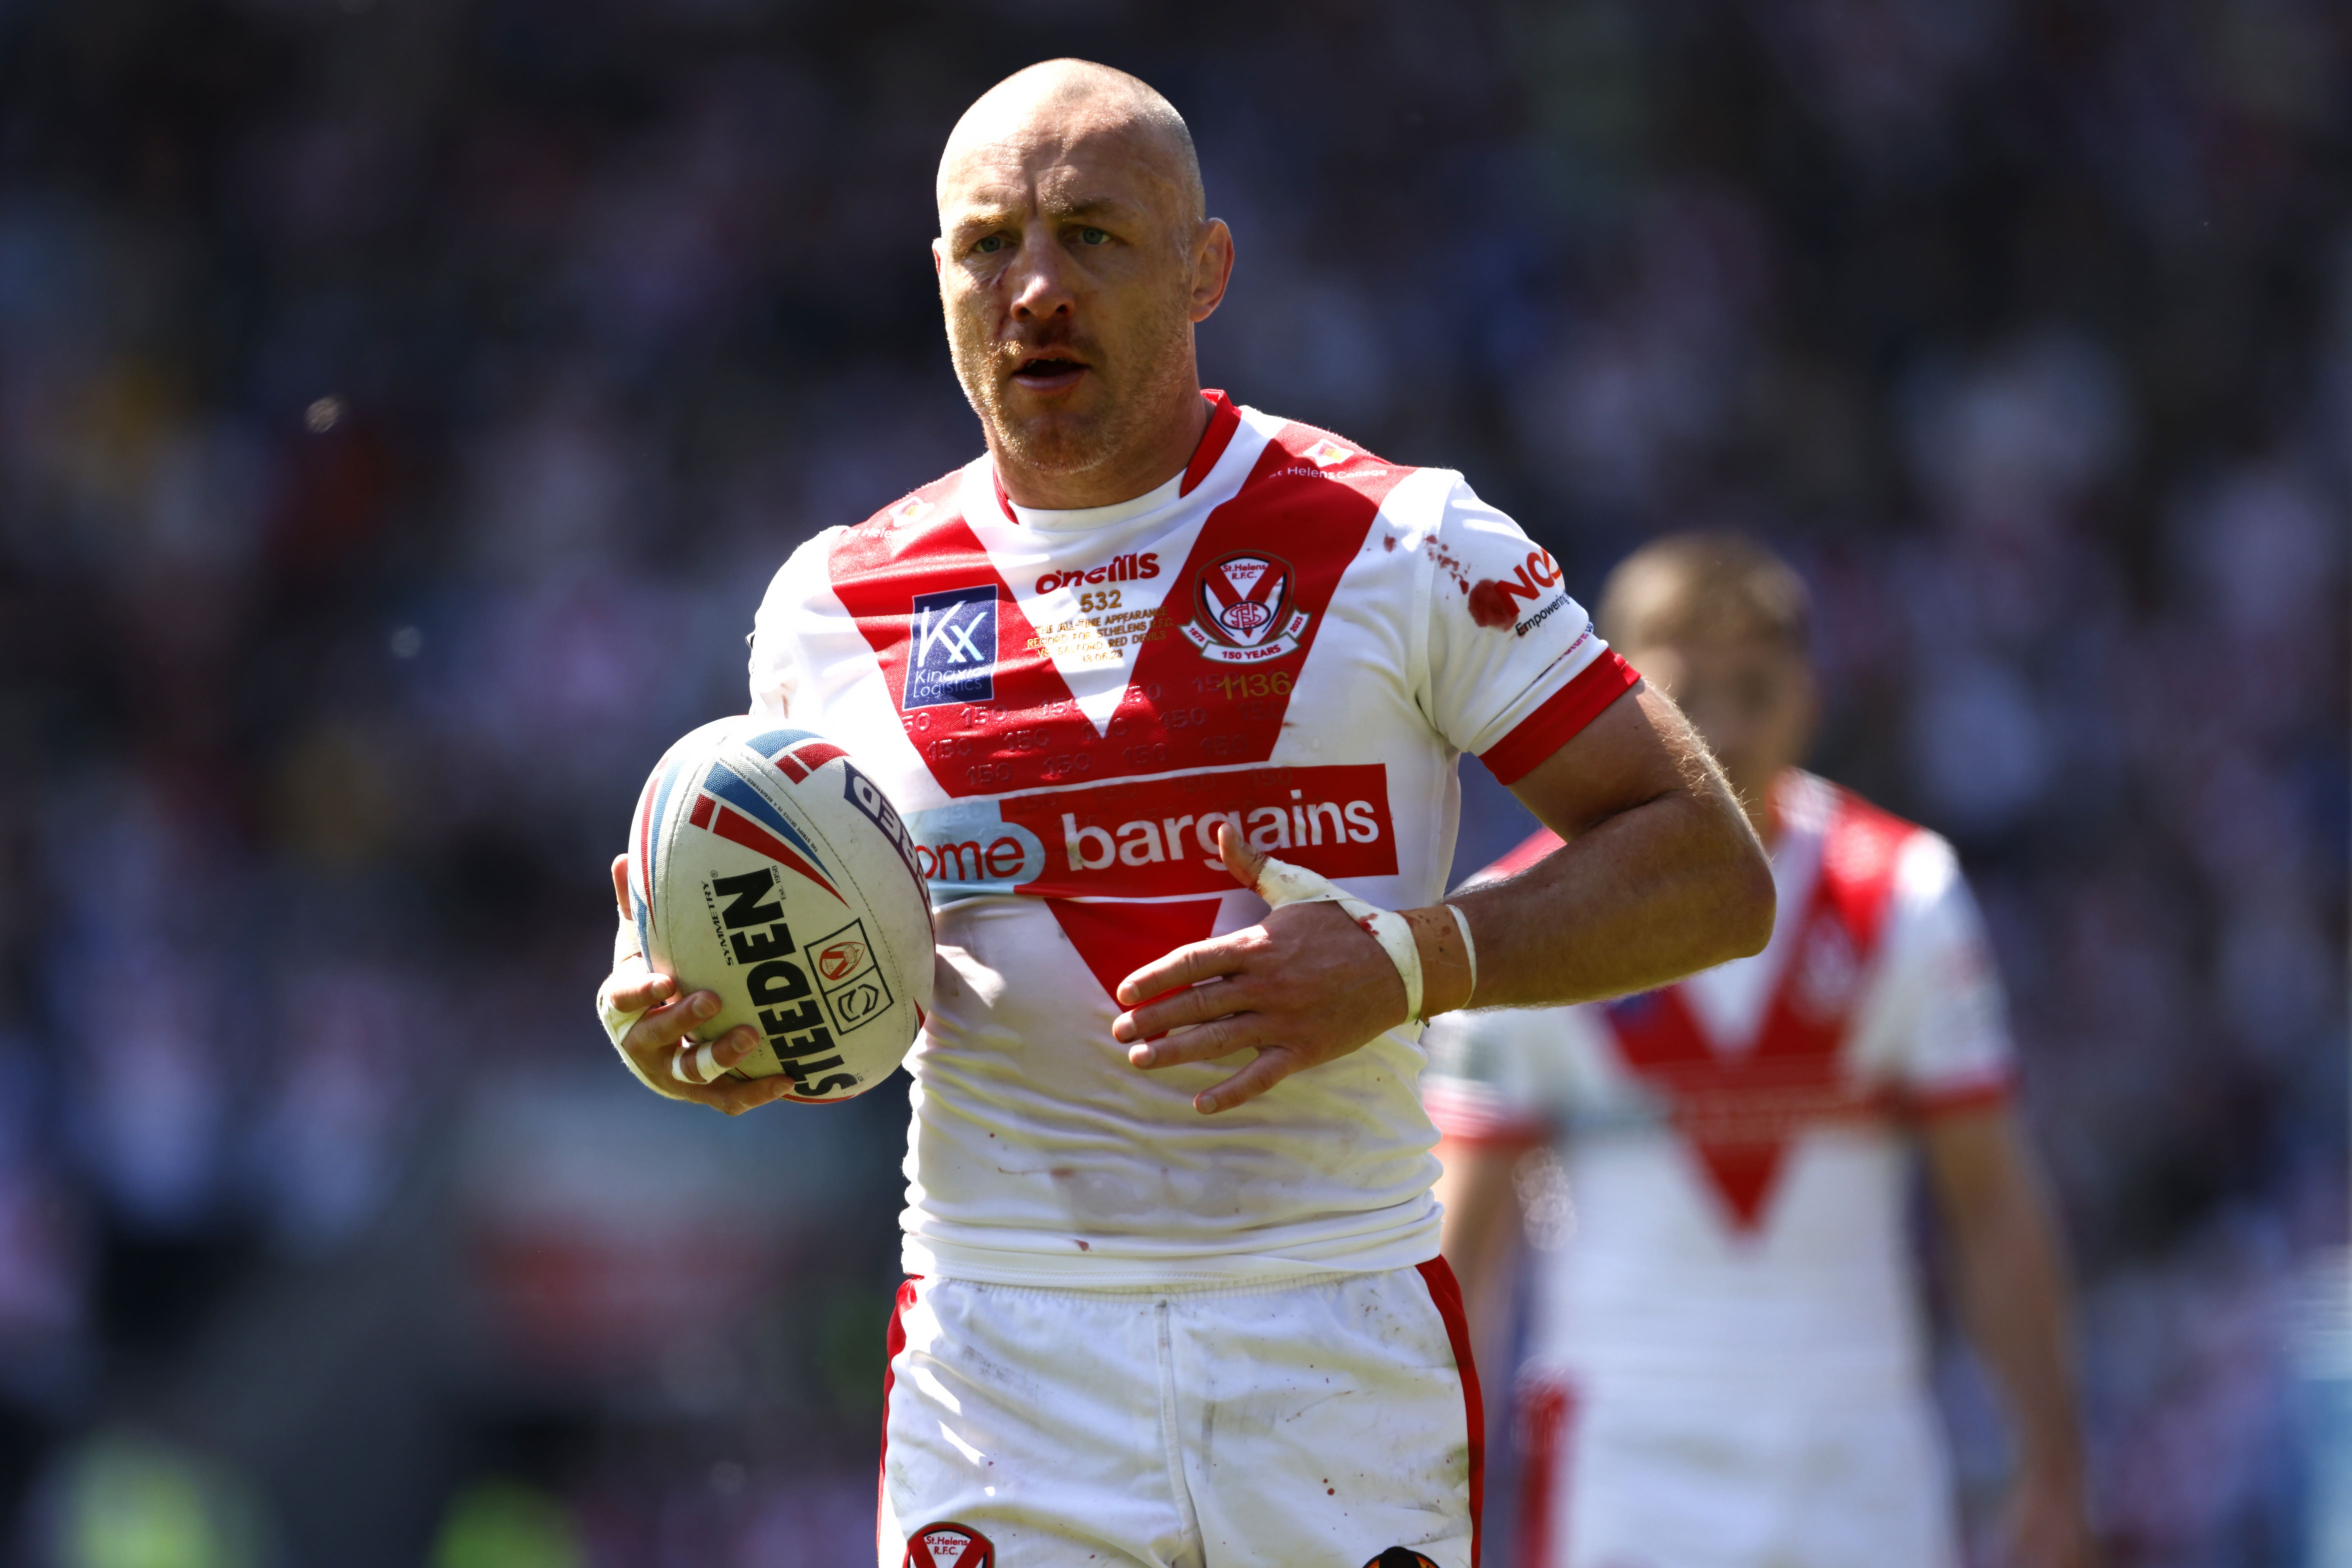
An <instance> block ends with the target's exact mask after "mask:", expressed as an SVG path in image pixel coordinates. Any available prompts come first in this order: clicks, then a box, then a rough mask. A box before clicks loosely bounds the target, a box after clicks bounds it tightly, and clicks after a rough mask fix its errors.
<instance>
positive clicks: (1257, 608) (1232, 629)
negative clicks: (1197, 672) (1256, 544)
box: [1183, 550, 1308, 664]
mask: <svg viewBox="0 0 2352 1568" xmlns="http://www.w3.org/2000/svg"><path fill="white" fill-rule="evenodd" d="M1296 587H1297V574H1295V573H1294V572H1292V571H1291V569H1290V563H1288V562H1286V561H1283V560H1280V559H1277V558H1276V557H1275V556H1271V555H1260V554H1257V553H1255V552H1252V551H1246V550H1244V551H1236V552H1234V553H1233V554H1231V555H1227V556H1224V557H1223V558H1222V559H1220V560H1216V561H1212V562H1210V563H1208V564H1207V565H1206V566H1203V567H1202V568H1201V575H1200V578H1199V580H1198V581H1197V582H1196V583H1195V584H1194V585H1193V591H1192V597H1193V606H1192V619H1191V620H1189V621H1186V622H1185V623H1184V627H1183V631H1184V636H1185V638H1186V639H1187V640H1188V641H1190V642H1191V643H1192V646H1193V647H1196V648H1199V649H1200V650H1201V656H1202V658H1213V659H1215V660H1216V661H1217V662H1218V663H1220V664H1262V663H1264V662H1265V660H1267V659H1270V658H1281V657H1282V656H1283V655H1284V654H1286V653H1289V652H1291V651H1293V650H1294V649H1296V648H1297V647H1298V639H1299V638H1300V637H1303V636H1304V635H1305V634H1306V631H1307V620H1308V616H1307V612H1306V611H1305V610H1302V609H1299V608H1297V605H1295V604H1294V603H1293V602H1292V601H1293V600H1294V598H1295V597H1296V594H1295V589H1296Z"/></svg>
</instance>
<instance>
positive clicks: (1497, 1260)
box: [1436, 1139, 1519, 1341]
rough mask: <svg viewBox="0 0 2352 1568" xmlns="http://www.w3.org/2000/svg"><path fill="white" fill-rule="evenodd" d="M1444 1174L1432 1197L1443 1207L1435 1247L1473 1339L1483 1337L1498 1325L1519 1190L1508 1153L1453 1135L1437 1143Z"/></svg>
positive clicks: (1441, 1175)
mask: <svg viewBox="0 0 2352 1568" xmlns="http://www.w3.org/2000/svg"><path fill="white" fill-rule="evenodd" d="M1437 1154H1438V1158H1439V1160H1441V1161H1442V1162H1443V1163H1444V1171H1443V1173H1442V1174H1440V1175H1439V1177H1438V1179H1437V1190H1436V1195H1437V1201H1438V1203H1439V1204H1440V1205H1443V1207H1444V1211H1445V1223H1444V1233H1443V1236H1442V1237H1441V1239H1440V1241H1439V1243H1438V1250H1439V1251H1441V1252H1443V1253H1444V1255H1445V1262H1446V1265H1447V1267H1449V1268H1452V1269H1453V1270H1454V1279H1456V1280H1458V1281H1460V1283H1461V1286H1462V1304H1463V1310H1464V1313H1465V1315H1466V1316H1467V1317H1468V1319H1469V1320H1470V1329H1471V1333H1472V1335H1473V1337H1474V1338H1476V1339H1478V1340H1481V1341H1487V1340H1490V1339H1491V1338H1492V1336H1493V1335H1494V1333H1495V1332H1496V1330H1497V1328H1498V1326H1499V1325H1498V1324H1497V1323H1496V1321H1495V1320H1496V1318H1498V1317H1499V1316H1500V1313H1499V1311H1498V1310H1497V1308H1498V1303H1499V1301H1500V1300H1501V1298H1502V1297H1503V1295H1504V1290H1503V1286H1502V1282H1503V1280H1504V1279H1505V1278H1506V1276H1507V1273H1508V1265H1509V1263H1510V1259H1511V1254H1512V1251H1513V1247H1512V1240H1513V1237H1515V1235H1516V1234H1517V1229H1518V1226H1517V1220H1518V1217H1519V1208H1518V1194H1517V1190H1516V1189H1515V1188H1514V1187H1513V1185H1512V1183H1511V1169H1512V1164H1513V1160H1512V1155H1511V1152H1510V1151H1508V1150H1505V1149H1497V1148H1486V1147H1478V1146H1474V1145H1471V1144H1466V1143H1464V1142H1459V1141H1457V1140H1454V1139H1446V1140H1444V1141H1442V1142H1440V1143H1439V1144H1438V1146H1437Z"/></svg>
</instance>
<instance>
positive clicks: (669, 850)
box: [629, 715, 932, 1104]
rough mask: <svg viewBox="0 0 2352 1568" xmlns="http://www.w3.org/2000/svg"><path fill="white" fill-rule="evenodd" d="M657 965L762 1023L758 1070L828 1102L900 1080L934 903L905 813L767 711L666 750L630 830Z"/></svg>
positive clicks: (838, 755)
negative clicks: (895, 1076) (894, 1075)
mask: <svg viewBox="0 0 2352 1568" xmlns="http://www.w3.org/2000/svg"><path fill="white" fill-rule="evenodd" d="M629 902H630V907H631V913H632V914H633V915H634V916H635V920H636V922H637V940H638V942H640V944H641V945H642V947H643V950H644V952H645V954H646V961H647V962H648V963H651V964H652V965H653V967H654V968H655V969H656V970H657V971H659V972H660V973H664V974H667V975H670V976H671V977H673V978H674V979H676V980H677V983H678V984H679V987H680V989H681V993H683V992H686V991H710V992H715V993H716V994H718V996H719V1013H718V1016H715V1017H713V1018H711V1019H710V1020H709V1021H708V1022H707V1023H705V1024H704V1025H703V1026H701V1027H700V1028H699V1029H698V1030H697V1031H696V1036H697V1037H698V1038H700V1039H706V1040H712V1039H717V1038H718V1037H719V1036H721V1035H723V1034H725V1033H726V1032H727V1031H728V1030H730V1029H731V1028H733V1027H735V1026H737V1025H738V1024H749V1025H751V1026H753V1027H754V1028H756V1029H757V1030H759V1032H760V1037H761V1043H760V1045H759V1046H758V1047H756V1048H755V1049H754V1050H753V1051H752V1053H751V1055H750V1056H748V1057H746V1058H743V1060H742V1061H741V1062H740V1063H739V1064H737V1066H736V1068H735V1071H736V1072H737V1073H738V1074H739V1075H740V1076H742V1077H745V1078H773V1077H775V1076H777V1075H778V1074H782V1075H783V1076H784V1077H786V1078H789V1079H792V1089H790V1090H789V1093H790V1095H791V1097H792V1098H793V1099H794V1100H805V1101H809V1102H812V1103H816V1104H823V1103H826V1102H830V1101H834V1100H847V1099H849V1098H850V1097H852V1096H853V1095H857V1094H862V1093H863V1092H865V1091H866V1089H871V1088H873V1087H874V1086H875V1085H876V1084H877V1083H879V1082H881V1081H882V1080H883V1079H886V1078H887V1077H889V1076H890V1072H891V1069H892V1068H896V1067H897V1066H898V1063H899V1061H900V1059H901V1058H904V1057H905V1056H906V1054H907V1047H909V1046H911V1045H912V1044H914V1040H915V1035H916V1032H917V1031H918V1030H919V1029H920V1028H921V1027H922V1021H923V1015H924V1013H925V1012H926V1011H928V1010H929V1007H930V1005H931V961H932V946H931V909H930V899H929V894H928V891H927V889H926V888H925V885H924V882H923V879H922V877H921V875H920V874H919V872H918V871H917V870H916V869H915V857H914V847H913V845H912V843H911V841H910V840H909V838H908V833H907V829H906V826H905V824H904V823H902V822H901V821H900V820H899V817H898V812H897V811H896V810H895V809H893V807H892V806H891V805H890V802H889V801H888V800H887V798H885V797H884V795H883V794H882V792H881V790H880V789H878V788H877V787H876V785H875V784H874V782H873V781H872V780H871V779H869V778H867V777H866V775H865V774H864V773H860V772H859V771H858V769H857V767H856V764H855V763H852V762H851V761H850V757H849V753H848V752H845V751H844V750H843V749H842V748H841V747H839V746H836V745H835V744H834V743H833V742H830V741H827V740H825V739H824V737H823V736H821V735H816V734H812V733H811V732H810V731H806V730H795V729H792V728H789V727H787V726H784V725H782V724H779V723H777V722H775V721H772V720H767V719H761V718H759V717H757V716H755V715H739V716H738V717H735V718H731V719H721V720H719V721H718V722H716V723H711V724H705V725H703V726H702V727H701V728H700V729H698V730H696V731H691V732H690V733H688V735H686V736H685V737H684V738H683V739H681V740H680V741H679V742H677V744H676V745H674V746H672V747H671V748H670V749H669V751H668V752H667V753H665V754H664V756H663V757H662V760H661V762H660V763H658V764H656V767H655V768H654V771H653V774H652V776H651V777H649V778H647V779H646V787H645V793H644V794H643V795H640V796H639V797H638V800H637V812H636V816H635V820H634V821H633V822H632V824H631V825H630V830H629Z"/></svg>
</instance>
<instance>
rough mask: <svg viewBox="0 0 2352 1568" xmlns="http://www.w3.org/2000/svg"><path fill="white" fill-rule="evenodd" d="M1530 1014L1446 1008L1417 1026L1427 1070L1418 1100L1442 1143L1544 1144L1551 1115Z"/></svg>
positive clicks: (1512, 1146)
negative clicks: (1529, 1026)
mask: <svg viewBox="0 0 2352 1568" xmlns="http://www.w3.org/2000/svg"><path fill="white" fill-rule="evenodd" d="M1530 1016H1531V1015H1528V1014H1526V1013H1509V1012H1502V1011H1494V1012H1485V1013H1448V1014H1445V1015H1444V1016H1440V1017H1437V1018H1433V1019H1432V1020H1431V1021H1430V1024H1429V1026H1428V1027H1427V1028H1426V1029H1424V1030H1423V1032H1422V1047H1423V1049H1424V1050H1426V1051H1428V1053H1429V1068H1428V1070H1427V1071H1425V1072H1424V1073H1423V1075H1422V1079H1421V1103H1422V1106H1423V1109H1424V1110H1427V1111H1428V1112H1429V1119H1430V1121H1433V1122H1434V1123H1436V1126H1437V1130H1438V1131H1439V1132H1441V1133H1443V1134H1444V1136H1445V1137H1446V1138H1447V1139H1448V1140H1449V1141H1451V1142H1456V1143H1466V1144H1471V1145H1475V1146H1477V1147H1482V1148H1509V1149H1531V1148H1533V1147H1535V1146H1536V1145H1537V1144H1539V1143H1543V1142H1548V1141H1549V1139H1550V1137H1551V1133H1552V1117H1551V1115H1550V1112H1549V1107H1548V1105H1547V1104H1546V1101H1547V1100H1548V1099H1549V1096H1548V1095H1547V1094H1546V1093H1545V1090H1544V1086H1543V1084H1542V1083H1541V1082H1540V1081H1539V1080H1540V1078H1541V1076H1542V1075H1541V1071H1540V1068H1541V1065H1542V1064H1541V1062H1540V1060H1539V1059H1538V1058H1536V1057H1535V1056H1534V1054H1533V1053H1532V1052H1531V1050H1530V1049H1529V1047H1530V1045H1531V1044H1532V1042H1531V1041H1530V1040H1529V1039H1528V1030H1527V1028H1526V1027H1525V1025H1526V1024H1527V1022H1528V1018H1529V1017H1530Z"/></svg>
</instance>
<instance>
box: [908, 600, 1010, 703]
mask: <svg viewBox="0 0 2352 1568" xmlns="http://www.w3.org/2000/svg"><path fill="white" fill-rule="evenodd" d="M914 611H915V613H914V618H913V622H912V625H911V626H909V628H908V630H909V631H910V632H911V634H912V639H913V645H914V646H913V648H912V653H913V657H912V658H909V659H908V661H907V695H906V700H904V701H903V702H901V703H900V704H899V706H900V707H902V708H937V707H939V706H940V705H941V704H942V703H948V702H986V701H989V700H992V699H993V698H994V697H995V696H996V675H995V670H996V584H993V583H983V584H979V585H978V586H975V587H971V588H950V589H947V590H946V591H944V592H942V593H938V594H918V595H915V606H914Z"/></svg>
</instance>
